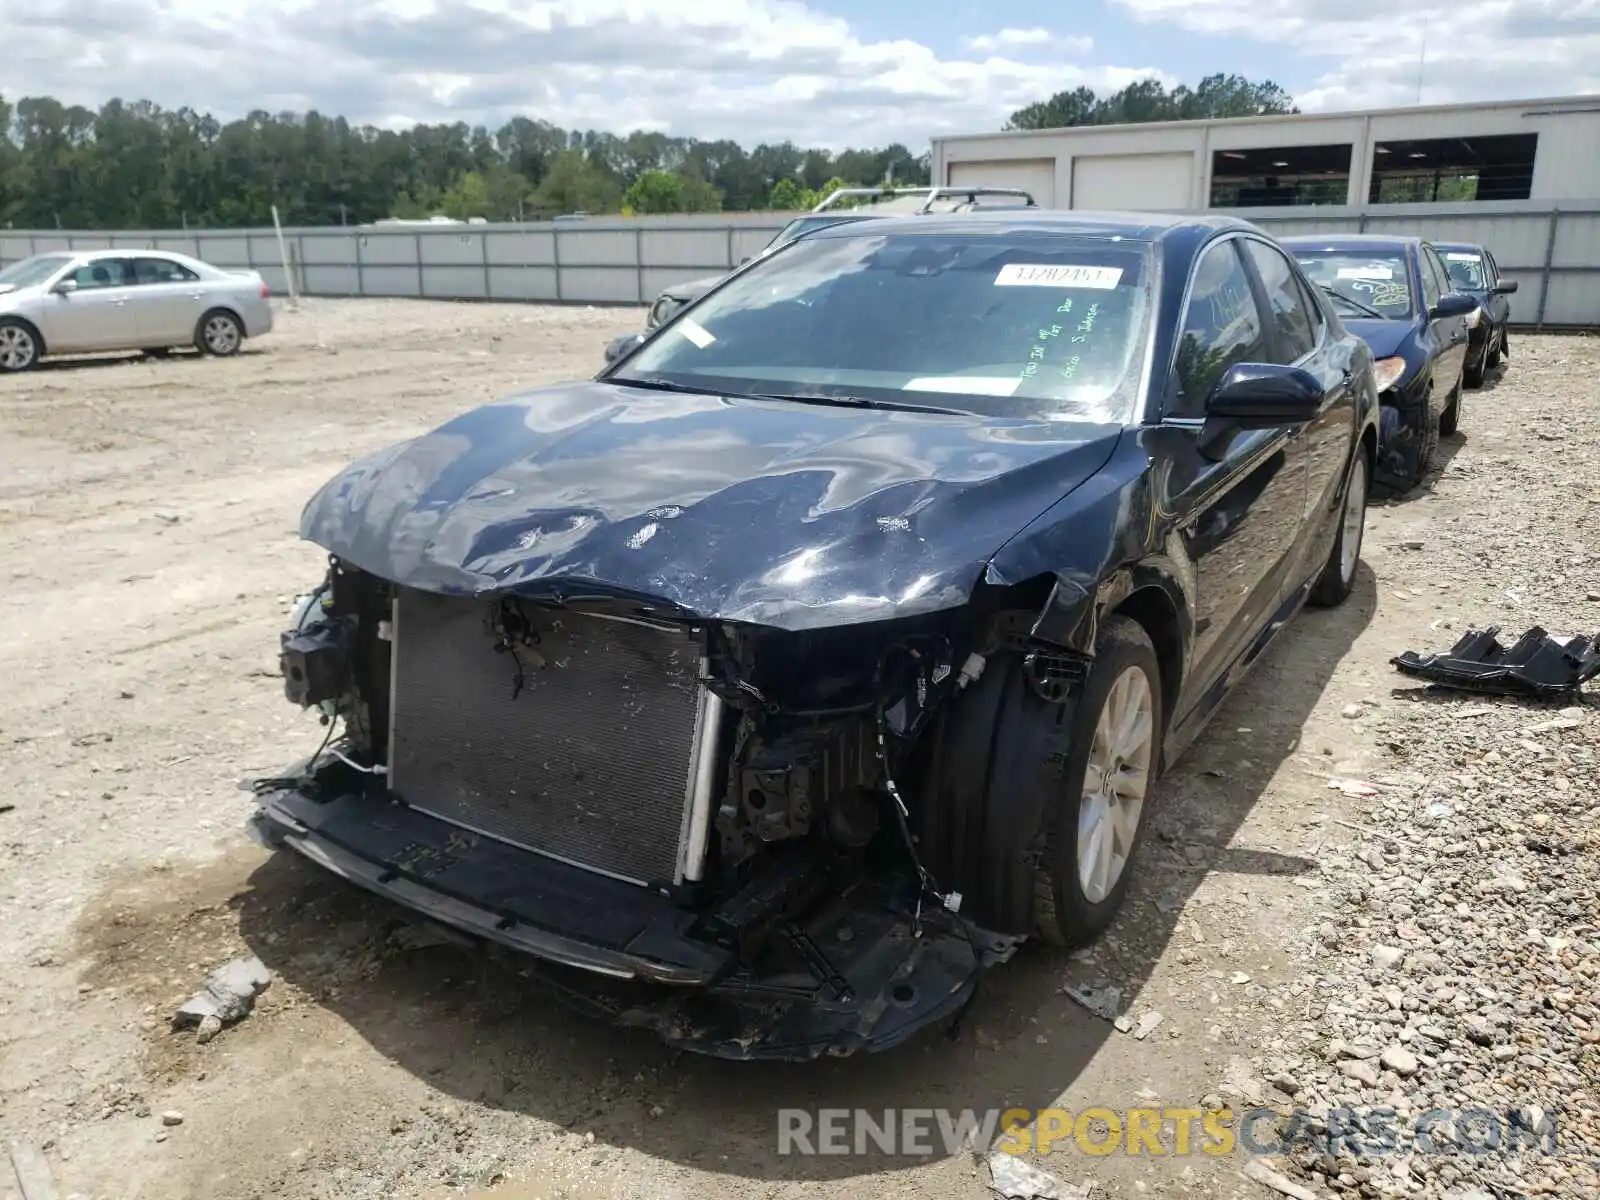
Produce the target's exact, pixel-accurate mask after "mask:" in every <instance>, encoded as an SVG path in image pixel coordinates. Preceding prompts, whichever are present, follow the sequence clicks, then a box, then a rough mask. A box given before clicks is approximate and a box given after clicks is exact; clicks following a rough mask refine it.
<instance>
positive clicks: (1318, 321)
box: [1295, 278, 1327, 345]
mask: <svg viewBox="0 0 1600 1200" xmlns="http://www.w3.org/2000/svg"><path fill="white" fill-rule="evenodd" d="M1295 282H1296V283H1298V284H1299V285H1300V295H1301V297H1302V298H1303V299H1304V300H1305V303H1306V313H1307V314H1308V315H1309V316H1310V317H1311V341H1312V344H1313V345H1315V344H1316V342H1317V340H1318V339H1319V338H1321V337H1322V330H1323V327H1324V326H1325V325H1327V321H1325V320H1324V319H1323V316H1322V304H1321V302H1320V301H1319V300H1318V298H1317V294H1316V292H1315V290H1313V289H1312V287H1311V285H1310V284H1308V283H1307V282H1306V281H1305V280H1304V279H1303V278H1301V279H1297V280H1295Z"/></svg>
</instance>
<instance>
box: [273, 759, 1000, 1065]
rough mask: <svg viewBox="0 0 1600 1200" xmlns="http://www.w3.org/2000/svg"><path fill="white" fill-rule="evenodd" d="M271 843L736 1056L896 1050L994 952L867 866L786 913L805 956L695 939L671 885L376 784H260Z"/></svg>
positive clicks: (584, 996)
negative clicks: (323, 788)
mask: <svg viewBox="0 0 1600 1200" xmlns="http://www.w3.org/2000/svg"><path fill="white" fill-rule="evenodd" d="M259 800H260V804H261V807H260V809H259V811H258V812H257V813H256V815H255V817H254V819H253V824H254V828H255V830H256V832H257V835H258V836H259V837H260V838H261V839H262V840H263V841H265V842H267V843H268V844H270V845H273V846H283V847H287V848H289V849H292V850H295V851H296V852H297V853H299V854H301V855H303V856H304V857H305V858H307V859H309V860H310V861H312V862H314V863H316V864H317V865H318V866H321V867H323V868H324V869H326V870H328V871H331V872H333V873H334V874H336V875H339V876H341V877H343V878H344V879H346V880H348V881H350V882H351V883H354V884H356V885H358V886H360V887H362V888H365V889H366V890H368V891H370V892H374V893H376V894H378V895H380V896H383V897H385V898H387V899H389V900H392V901H394V902H396V903H397V904H399V905H401V906H403V907H404V908H406V909H408V910H410V911H411V912H412V913H414V914H417V915H419V916H422V917H424V918H426V919H428V920H431V921H435V922H438V923H440V924H443V925H445V926H448V927H450V928H452V929H455V930H458V931H460V932H463V933H466V934H469V935H471V936H472V937H474V938H476V939H479V940H481V941H482V942H484V943H488V944H492V945H496V946H499V947H502V948H504V949H509V950H512V951H516V952H519V953H520V954H521V955H524V956H527V957H526V958H525V960H524V961H525V963H526V965H529V966H532V967H535V968H536V969H534V970H532V971H531V972H530V978H531V979H532V980H533V982H534V983H535V984H537V985H539V986H541V987H543V988H545V989H546V990H548V991H549V992H550V993H552V994H553V995H554V996H556V997H557V998H558V999H560V1000H562V1001H564V1002H566V1003H568V1004H570V1005H572V1006H574V1007H577V1008H580V1009H582V1010H584V1011H587V1012H589V1013H591V1014H594V1015H598V1016H602V1017H604V1018H606V1019H609V1020H611V1021H613V1022H615V1023H616V1024H619V1025H623V1026H628V1027H641V1028H646V1029H649V1030H651V1031H653V1032H654V1033H655V1034H657V1035H658V1036H659V1037H661V1038H662V1039H663V1040H664V1041H666V1042H668V1043H669V1044H671V1045H674V1046H678V1047H680V1048H682V1049H686V1050H692V1051H696V1052H698V1053H703V1054H709V1055H713V1056H716V1057H721V1058H734V1059H783V1060H805V1059H811V1058H815V1057H818V1056H819V1055H823V1054H835V1055H838V1054H850V1053H855V1052H873V1051H881V1050H887V1049H890V1048H892V1047H894V1046H897V1045H899V1044H900V1043H902V1042H904V1041H906V1040H907V1039H908V1038H910V1037H911V1036H913V1035H914V1034H916V1033H917V1032H919V1031H921V1030H923V1029H925V1028H927V1027H929V1026H931V1025H934V1024H937V1023H939V1022H941V1021H943V1020H946V1019H948V1018H953V1017H954V1016H955V1015H956V1014H958V1013H959V1012H960V1011H961V1009H962V1008H963V1007H964V1006H965V1005H966V1003H967V1002H968V1000H969V999H970V998H971V997H972V995H973V993H974V990H975V989H976V986H977V979H978V974H979V972H980V970H981V969H982V966H983V958H984V954H983V953H982V952H981V951H980V949H979V947H980V946H981V945H983V938H982V935H980V934H979V933H978V931H976V930H974V929H972V928H971V927H970V926H968V925H967V923H966V922H964V921H962V920H961V918H959V917H957V916H955V915H954V914H952V913H949V912H946V911H944V910H943V909H939V908H937V907H928V906H924V907H923V908H922V910H921V912H920V915H918V907H917V892H916V887H915V885H914V883H911V882H909V881H899V880H897V879H890V878H885V879H882V880H863V881H861V882H860V883H858V884H856V885H855V886H853V887H848V888H846V889H844V890H843V891H842V892H841V893H840V894H838V895H837V896H835V897H833V898H831V899H829V900H828V901H826V902H824V903H823V904H822V905H821V906H820V907H819V908H818V909H817V910H816V911H815V912H813V913H812V914H810V915H808V916H806V917H805V918H803V919H801V920H798V921H794V922H783V923H781V925H780V927H779V928H780V933H779V935H778V936H781V937H783V938H785V939H786V941H787V943H789V944H791V945H792V946H793V947H794V949H795V950H796V952H797V953H798V955H799V960H800V962H801V964H802V966H801V967H800V968H799V969H795V967H794V960H793V959H792V958H791V960H790V961H789V963H788V965H787V967H786V969H784V970H782V971H781V972H771V971H769V972H766V973H763V971H762V970H761V969H760V968H752V967H751V966H749V965H747V964H746V963H745V962H743V961H742V960H741V955H740V954H739V952H738V951H737V949H736V948H735V947H734V946H730V945H726V944H719V943H718V942H717V941H715V940H707V939H704V938H701V937H696V936H694V933H695V932H696V930H695V929H694V928H692V927H694V926H696V924H697V922H701V921H703V920H704V919H705V915H703V914H702V915H699V916H697V915H696V914H694V913H691V912H688V911H686V910H685V909H683V908H680V907H678V906H677V905H675V904H673V903H672V902H671V901H670V900H669V899H668V898H667V897H665V896H662V895H660V894H659V893H655V892H651V891H650V890H648V889H645V888H640V887H638V886H636V885H632V884H626V883H621V882H618V881H615V880H611V879H608V878H605V877H603V876H599V875H595V874H593V873H592V872H588V871H584V870H582V869H580V868H576V867H570V866H567V865H566V864H563V863H560V862H557V861H555V860H553V859H547V858H545V857H543V856H541V855H537V854H534V853H532V852H530V851H525V850H520V849H518V848H516V847H514V846H510V845H508V844H506V843H504V842H500V841H497V840H495V839H493V838H488V837H484V836H482V835H478V834H474V833H471V832H469V831H465V830H462V829H460V828H459V827H457V826H454V825H451V824H448V823H446V822H444V821H440V820H438V819H437V818H434V817H431V816H428V815H426V814H424V813H420V812H417V811H416V810H414V809H409V808H406V807H405V806H404V805H401V804H397V803H393V802H390V801H387V800H384V799H381V798H378V797H374V796H369V795H361V794H348V795H340V796H336V797H333V798H323V797H320V796H319V797H317V798H315V799H313V798H312V797H310V796H308V795H306V794H304V793H302V792H300V791H298V790H294V789H280V790H272V789H267V790H262V791H261V792H260V793H259Z"/></svg>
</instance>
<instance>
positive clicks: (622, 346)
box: [605, 333, 644, 366]
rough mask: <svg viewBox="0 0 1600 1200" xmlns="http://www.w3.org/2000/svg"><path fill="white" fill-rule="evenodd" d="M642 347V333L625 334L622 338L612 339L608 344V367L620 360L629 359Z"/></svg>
mask: <svg viewBox="0 0 1600 1200" xmlns="http://www.w3.org/2000/svg"><path fill="white" fill-rule="evenodd" d="M642 345H644V334H642V333H625V334H623V335H622V336H621V337H614V338H612V339H611V340H610V341H609V342H607V343H606V352H605V353H606V365H607V366H610V365H611V364H612V363H614V362H617V361H618V360H619V359H624V358H627V357H628V355H630V354H632V353H633V352H634V351H635V350H637V349H638V348H639V347H640V346H642Z"/></svg>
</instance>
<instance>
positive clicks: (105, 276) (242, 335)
mask: <svg viewBox="0 0 1600 1200" xmlns="http://www.w3.org/2000/svg"><path fill="white" fill-rule="evenodd" d="M268 296H269V292H268V289H267V285H266V283H265V281H263V280H262V278H261V276H260V275H259V274H258V273H257V272H255V271H225V270H223V269H222V268H220V267H213V266H212V265H210V264H209V263H204V262H201V261H200V260H199V259H195V258H190V257H188V256H187V255H183V254H174V253H172V252H170V251H166V250H87V251H81V252H73V251H70V250H61V251H50V252H48V253H44V254H35V255H34V256H33V257H31V258H25V259H23V260H22V261H21V262H16V263H12V264H11V265H10V266H9V267H6V268H5V269H4V270H0V372H8V371H26V370H27V369H28V368H29V367H32V366H34V365H36V364H37V363H38V362H39V360H40V359H41V358H44V357H45V356H47V355H49V356H52V357H54V356H59V355H65V354H93V353H98V352H99V351H102V350H143V351H144V352H145V353H146V354H165V353H166V352H167V351H168V350H170V349H172V348H173V347H175V346H193V347H195V348H196V349H197V350H199V351H200V352H201V353H202V354H214V355H217V356H219V357H226V356H228V355H230V354H235V353H237V352H238V350H239V347H240V345H241V344H242V343H243V342H244V340H245V339H246V338H253V337H260V336H261V335H262V334H264V333H266V332H267V331H269V330H270V329H271V328H272V306H271V305H270V304H269V303H268Z"/></svg>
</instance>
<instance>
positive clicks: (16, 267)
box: [0, 254, 72, 288]
mask: <svg viewBox="0 0 1600 1200" xmlns="http://www.w3.org/2000/svg"><path fill="white" fill-rule="evenodd" d="M71 261H72V255H70V254H36V255H34V256H33V257H32V258H25V259H23V260H22V261H21V262H14V263H12V264H11V265H10V266H9V267H7V268H6V269H5V270H3V271H0V284H4V283H9V284H10V285H11V286H12V287H19V288H25V287H33V286H35V285H36V284H41V283H43V282H44V281H45V280H46V279H49V278H50V276H52V275H54V274H55V273H56V272H57V271H59V270H60V269H61V268H62V267H64V266H66V265H67V264H68V263H69V262H71Z"/></svg>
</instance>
